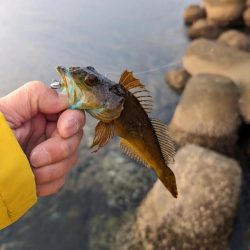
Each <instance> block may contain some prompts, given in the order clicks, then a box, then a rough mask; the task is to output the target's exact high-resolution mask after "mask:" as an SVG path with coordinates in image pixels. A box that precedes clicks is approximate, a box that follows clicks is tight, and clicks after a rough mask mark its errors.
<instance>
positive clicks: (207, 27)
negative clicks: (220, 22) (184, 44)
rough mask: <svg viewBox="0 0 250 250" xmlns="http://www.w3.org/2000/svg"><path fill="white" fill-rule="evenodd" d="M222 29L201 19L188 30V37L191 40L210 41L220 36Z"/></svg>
mask: <svg viewBox="0 0 250 250" xmlns="http://www.w3.org/2000/svg"><path fill="white" fill-rule="evenodd" d="M220 32H221V31H220V29H219V28H218V27H217V26H215V25H213V24H211V23H209V22H208V21H207V20H206V19H199V20H197V21H196V22H195V23H193V25H192V26H191V27H190V28H189V30H188V35H189V37H190V38H192V39H194V38H199V37H204V38H209V39H215V38H217V37H218V36H219V34H220Z"/></svg>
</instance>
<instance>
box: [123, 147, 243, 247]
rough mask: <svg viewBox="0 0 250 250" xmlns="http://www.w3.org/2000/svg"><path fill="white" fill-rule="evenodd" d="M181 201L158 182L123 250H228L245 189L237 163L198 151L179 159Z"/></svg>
mask: <svg viewBox="0 0 250 250" xmlns="http://www.w3.org/2000/svg"><path fill="white" fill-rule="evenodd" d="M174 171H175V175H176V180H177V185H178V190H179V197H178V198H177V199H176V200H175V199H173V198H172V197H171V195H170V194H169V193H168V192H167V190H166V188H165V187H164V186H163V185H162V184H161V182H160V181H157V182H156V183H155V185H154V186H153V188H152V189H151V191H150V192H149V193H148V195H147V197H146V199H145V200H144V202H143V203H142V204H141V206H140V207H139V209H138V211H137V216H136V221H135V224H134V226H133V227H132V228H133V229H132V230H131V231H130V232H129V233H128V234H127V235H126V237H128V238H127V239H125V241H124V246H123V248H122V249H129V250H134V249H144V250H155V249H158V250H161V249H162V250H163V249H175V250H183V249H186V250H189V249H190V250H191V249H192V250H193V249H207V250H217V249H221V250H224V249H227V247H228V240H229V236H230V234H231V232H232V228H233V224H234V219H235V214H236V210H237V207H238V200H239V194H240V187H241V169H240V166H239V165H238V163H237V162H236V161H235V160H233V159H230V158H227V157H225V156H223V155H220V154H218V153H215V152H213V151H211V150H208V149H205V148H201V147H198V146H195V145H187V146H185V147H184V148H182V149H180V150H179V151H178V153H177V155H176V158H175V166H174Z"/></svg>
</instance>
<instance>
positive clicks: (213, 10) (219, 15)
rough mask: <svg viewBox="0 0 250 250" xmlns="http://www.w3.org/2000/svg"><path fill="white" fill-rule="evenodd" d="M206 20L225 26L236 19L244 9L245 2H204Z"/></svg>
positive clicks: (224, 0) (243, 0)
mask: <svg viewBox="0 0 250 250" xmlns="http://www.w3.org/2000/svg"><path fill="white" fill-rule="evenodd" d="M203 2H204V6H205V9H206V12H207V17H208V20H209V21H211V22H213V23H214V24H217V25H219V26H225V25H228V24H229V23H231V22H232V21H235V20H236V19H238V18H239V17H240V16H241V14H242V12H243V10H244V8H245V0H204V1H203Z"/></svg>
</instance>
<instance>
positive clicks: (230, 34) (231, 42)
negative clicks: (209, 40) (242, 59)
mask: <svg viewBox="0 0 250 250" xmlns="http://www.w3.org/2000/svg"><path fill="white" fill-rule="evenodd" d="M218 42H219V43H222V44H225V45H228V46H230V47H232V48H236V49H240V50H245V51H249V49H250V39H249V37H248V36H247V35H245V34H244V33H243V32H240V31H238V30H228V31H225V32H224V33H222V34H221V35H220V36H219V38H218Z"/></svg>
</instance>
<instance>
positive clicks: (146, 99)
mask: <svg viewBox="0 0 250 250" xmlns="http://www.w3.org/2000/svg"><path fill="white" fill-rule="evenodd" d="M129 92H130V93H132V94H133V95H134V96H135V97H136V98H137V100H138V101H139V102H140V104H141V106H142V107H143V109H144V110H145V111H146V112H147V114H149V113H150V112H151V111H152V110H153V105H154V104H153V98H152V96H151V94H150V92H149V91H148V90H147V89H146V88H145V87H135V88H132V89H130V90H129Z"/></svg>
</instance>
